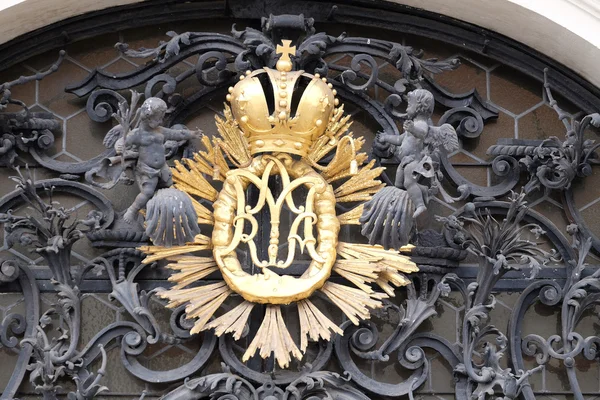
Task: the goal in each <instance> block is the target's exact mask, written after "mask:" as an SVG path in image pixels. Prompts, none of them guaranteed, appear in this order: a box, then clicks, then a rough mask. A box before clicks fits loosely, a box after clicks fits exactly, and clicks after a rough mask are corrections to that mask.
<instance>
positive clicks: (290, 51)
mask: <svg viewBox="0 0 600 400" xmlns="http://www.w3.org/2000/svg"><path fill="white" fill-rule="evenodd" d="M291 44H292V41H291V40H282V41H281V45H279V44H278V45H277V48H276V49H275V52H276V53H277V54H281V57H280V58H279V60H278V61H277V65H276V68H277V70H278V71H285V72H287V71H291V70H292V60H290V55H295V54H296V46H290V45H291Z"/></svg>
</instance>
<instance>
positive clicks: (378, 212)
mask: <svg viewBox="0 0 600 400" xmlns="http://www.w3.org/2000/svg"><path fill="white" fill-rule="evenodd" d="M407 103H408V104H407V108H406V114H404V117H405V118H406V120H405V122H404V126H403V128H404V129H403V133H402V134H400V135H389V134H379V135H377V137H376V139H375V143H374V144H373V147H374V149H375V150H376V151H379V152H382V151H383V152H387V154H389V155H390V156H391V155H392V154H393V152H395V154H396V157H397V159H398V160H400V164H399V165H398V169H397V170H396V180H395V182H394V185H395V188H385V189H384V190H382V191H380V192H379V193H377V194H376V195H375V196H374V197H373V199H372V200H371V201H369V202H368V203H367V204H365V208H364V210H365V211H364V212H363V214H362V216H361V223H363V224H364V225H363V229H362V233H363V235H365V236H367V237H369V239H370V242H373V243H372V244H374V243H377V242H380V243H379V244H382V245H383V246H384V247H386V248H387V247H393V248H399V247H401V246H403V245H405V244H407V243H408V240H409V239H410V238H409V236H410V234H411V231H412V227H413V225H414V220H415V219H416V218H417V217H418V216H419V215H421V214H423V213H424V212H425V211H426V210H427V204H428V203H429V197H430V195H432V194H435V193H436V192H437V191H438V190H442V188H441V185H440V184H439V179H441V176H440V171H439V170H438V163H437V162H436V160H437V158H438V157H439V153H440V150H441V149H442V148H443V149H444V150H445V151H447V152H452V151H455V150H457V149H458V147H459V144H458V136H457V135H456V131H455V130H454V128H453V127H452V125H450V124H443V125H442V126H439V127H437V126H434V125H433V122H432V120H431V116H432V114H433V108H434V104H435V100H434V98H433V95H432V94H431V92H429V91H428V90H425V89H416V90H413V91H412V92H409V93H408V95H407ZM392 146H393V147H392ZM386 189H387V190H386ZM442 192H443V190H442ZM443 194H444V198H447V199H448V200H449V201H451V198H450V196H448V195H447V194H446V193H445V192H443ZM391 229H393V230H394V231H395V232H396V233H395V234H394V233H392V232H390V230H391ZM390 235H391V238H390ZM386 236H387V237H386Z"/></svg>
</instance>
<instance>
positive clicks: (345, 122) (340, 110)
mask: <svg viewBox="0 0 600 400" xmlns="http://www.w3.org/2000/svg"><path fill="white" fill-rule="evenodd" d="M351 125H352V121H350V116H349V115H344V105H343V104H342V105H341V106H339V107H337V108H336V109H335V110H334V111H333V114H332V117H331V120H330V121H329V124H327V130H326V131H325V134H324V135H323V136H321V137H319V138H318V139H317V140H315V141H314V143H313V144H312V146H311V148H310V150H309V153H308V156H307V159H308V160H309V161H310V162H312V163H313V164H316V163H318V162H319V161H320V160H321V159H322V158H323V157H325V156H326V155H327V154H329V153H330V152H331V151H332V150H334V149H335V148H336V147H337V146H338V141H339V139H340V137H341V136H342V135H344V134H347V135H351V134H350V133H346V132H348V130H349V129H350V126H351Z"/></svg>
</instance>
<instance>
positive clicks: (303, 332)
mask: <svg viewBox="0 0 600 400" xmlns="http://www.w3.org/2000/svg"><path fill="white" fill-rule="evenodd" d="M298 315H299V317H300V350H301V351H302V352H303V353H305V352H306V349H307V348H308V338H310V340H312V341H314V342H316V341H318V340H319V338H322V339H324V340H331V332H334V333H337V334H338V335H343V334H344V332H343V331H342V330H341V329H340V327H339V326H337V325H336V324H334V323H333V322H332V321H331V320H330V319H329V318H327V317H326V316H325V315H324V314H323V313H322V312H321V311H319V309H318V308H317V307H316V306H315V305H314V304H313V303H312V302H311V301H310V300H308V299H305V300H301V301H299V302H298Z"/></svg>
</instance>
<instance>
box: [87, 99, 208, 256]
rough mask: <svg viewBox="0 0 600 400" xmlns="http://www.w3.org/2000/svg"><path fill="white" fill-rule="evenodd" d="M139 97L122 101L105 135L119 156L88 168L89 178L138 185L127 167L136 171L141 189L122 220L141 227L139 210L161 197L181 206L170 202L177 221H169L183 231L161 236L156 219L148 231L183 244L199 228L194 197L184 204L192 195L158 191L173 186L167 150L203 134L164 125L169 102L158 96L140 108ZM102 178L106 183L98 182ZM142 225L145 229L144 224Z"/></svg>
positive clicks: (112, 185) (109, 146)
mask: <svg viewBox="0 0 600 400" xmlns="http://www.w3.org/2000/svg"><path fill="white" fill-rule="evenodd" d="M138 100H139V94H138V93H136V92H132V98H131V104H127V103H126V102H121V103H120V104H119V111H118V112H117V113H116V114H114V115H113V117H114V118H115V119H116V120H117V121H119V124H118V125H117V126H115V127H114V128H113V129H111V130H110V131H109V132H108V134H107V135H106V138H105V139H104V145H105V146H106V147H107V148H111V147H112V148H114V150H115V153H116V156H114V157H109V158H106V159H105V160H104V162H103V163H101V165H100V166H99V167H97V168H94V169H92V170H90V171H88V172H87V173H86V179H87V180H88V181H89V182H91V183H93V184H94V185H96V186H100V187H102V188H104V189H110V188H112V187H114V186H115V185H116V184H117V183H118V182H119V181H122V182H125V183H128V184H131V183H133V180H132V179H131V178H129V177H128V176H127V174H126V172H127V170H128V169H132V170H133V175H134V180H135V182H136V183H137V185H138V187H139V189H140V193H139V194H138V195H137V197H136V198H135V200H134V201H133V203H132V204H131V205H130V206H129V207H128V208H127V210H126V211H125V213H124V214H123V220H124V221H125V222H127V223H128V224H131V225H132V226H137V225H136V224H137V223H138V218H139V215H140V214H139V212H140V210H142V209H143V208H144V207H146V205H147V204H148V202H149V201H150V199H152V198H153V196H155V197H157V202H163V203H164V202H167V203H169V204H171V203H173V205H174V206H176V207H170V206H168V208H169V209H172V210H174V211H173V213H172V214H173V215H172V216H171V219H173V221H171V222H170V223H171V224H172V223H174V221H177V223H176V226H181V227H182V229H181V230H180V231H179V234H177V233H175V234H173V232H169V233H168V234H166V235H167V236H166V237H165V238H164V239H162V240H161V239H159V238H158V236H157V235H158V232H157V231H156V232H155V230H154V228H156V227H157V225H160V224H158V223H155V222H158V220H157V221H148V224H147V229H146V233H147V234H148V235H149V236H150V237H151V238H153V239H155V240H154V241H155V242H156V243H163V244H167V243H168V244H169V245H170V244H173V243H179V244H183V243H185V241H186V240H191V239H193V236H194V235H195V234H197V233H198V232H199V230H198V227H197V224H196V222H195V221H191V220H195V219H196V216H195V213H194V211H193V207H192V205H191V203H189V201H183V202H182V200H181V199H182V198H183V199H184V200H187V199H188V197H187V196H182V193H181V192H179V191H177V190H176V189H164V190H159V189H161V188H169V187H170V186H171V185H172V184H173V179H172V174H171V170H170V168H169V166H168V164H167V154H168V153H170V152H171V151H172V150H173V149H174V148H176V147H179V146H181V145H182V144H183V143H184V142H185V141H187V140H189V139H192V138H193V137H198V136H201V132H200V131H190V130H188V129H186V128H185V127H184V126H183V125H181V126H180V127H181V129H174V128H166V127H164V126H162V125H163V123H164V117H165V114H166V112H167V104H166V103H165V102H164V101H163V100H161V99H159V98H156V97H150V98H148V99H146V101H144V103H143V104H142V106H141V107H139V108H136V105H137V104H138ZM98 177H99V178H102V179H103V180H104V182H99V181H97V180H96V178H98ZM106 181H108V182H106ZM155 203H156V202H155ZM176 211H177V212H176ZM152 214H153V213H152ZM163 217H164V216H163ZM156 218H159V216H156ZM188 219H190V221H189V223H188ZM139 226H140V228H141V223H139ZM188 226H190V228H189V229H188V228H187V227H188ZM153 227H154V228H153ZM163 234H165V233H164V232H163ZM165 241H166V242H165Z"/></svg>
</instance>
